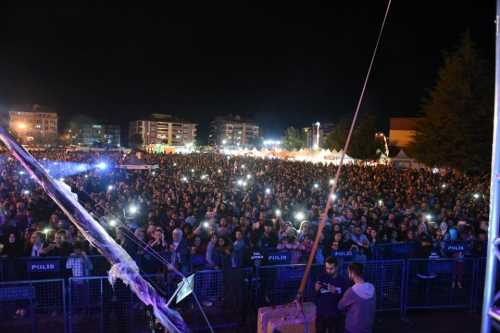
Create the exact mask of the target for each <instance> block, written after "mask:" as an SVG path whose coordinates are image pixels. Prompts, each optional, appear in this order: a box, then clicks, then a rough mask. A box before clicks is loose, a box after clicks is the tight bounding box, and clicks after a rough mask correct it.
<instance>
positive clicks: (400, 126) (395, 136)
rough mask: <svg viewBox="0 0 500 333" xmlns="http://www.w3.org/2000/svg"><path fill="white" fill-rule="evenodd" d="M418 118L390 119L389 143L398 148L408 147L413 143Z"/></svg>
mask: <svg viewBox="0 0 500 333" xmlns="http://www.w3.org/2000/svg"><path fill="white" fill-rule="evenodd" d="M419 119H420V118H391V119H390V125H389V142H390V143H391V144H393V145H395V146H397V147H399V148H405V147H408V145H409V144H410V143H411V142H412V141H413V137H414V136H415V133H416V129H417V122H418V120H419Z"/></svg>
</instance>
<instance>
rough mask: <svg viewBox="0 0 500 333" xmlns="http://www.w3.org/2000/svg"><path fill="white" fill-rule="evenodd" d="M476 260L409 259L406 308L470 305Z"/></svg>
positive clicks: (460, 306)
mask: <svg viewBox="0 0 500 333" xmlns="http://www.w3.org/2000/svg"><path fill="white" fill-rule="evenodd" d="M474 263H475V260H474V259H472V258H462V259H409V260H408V262H407V278H406V296H405V301H406V308H407V309H408V310H410V309H431V308H470V307H471V305H472V300H473V293H474V289H475V286H474V283H475V280H477V279H476V278H475V275H477V274H475V264H474Z"/></svg>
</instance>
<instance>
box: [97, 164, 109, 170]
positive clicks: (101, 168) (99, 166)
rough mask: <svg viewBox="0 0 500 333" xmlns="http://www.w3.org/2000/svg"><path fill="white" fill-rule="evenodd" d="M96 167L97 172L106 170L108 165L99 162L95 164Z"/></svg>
mask: <svg viewBox="0 0 500 333" xmlns="http://www.w3.org/2000/svg"><path fill="white" fill-rule="evenodd" d="M96 167H97V168H98V169H99V170H106V169H107V168H108V164H107V163H106V162H99V163H97V164H96Z"/></svg>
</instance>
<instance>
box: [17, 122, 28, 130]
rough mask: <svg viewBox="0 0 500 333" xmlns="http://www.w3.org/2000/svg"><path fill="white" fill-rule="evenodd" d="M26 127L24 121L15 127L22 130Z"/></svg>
mask: <svg viewBox="0 0 500 333" xmlns="http://www.w3.org/2000/svg"><path fill="white" fill-rule="evenodd" d="M26 127H27V125H26V124H25V123H18V124H17V128H19V129H22V130H23V129H26Z"/></svg>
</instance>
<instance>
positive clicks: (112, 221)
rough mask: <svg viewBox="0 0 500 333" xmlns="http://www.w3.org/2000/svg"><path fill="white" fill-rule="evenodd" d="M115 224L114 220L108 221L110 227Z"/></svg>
mask: <svg viewBox="0 0 500 333" xmlns="http://www.w3.org/2000/svg"><path fill="white" fill-rule="evenodd" d="M116 224H117V221H116V220H110V221H109V225H110V226H112V227H114V226H116Z"/></svg>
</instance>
